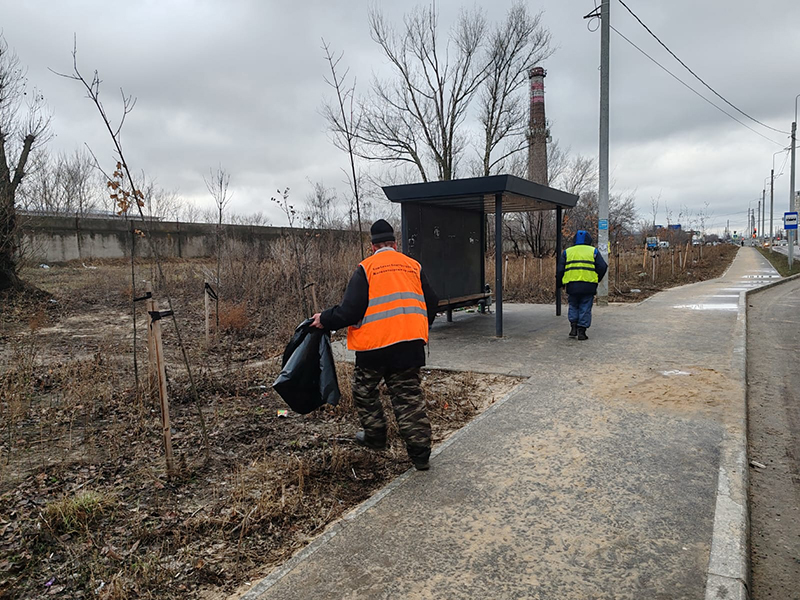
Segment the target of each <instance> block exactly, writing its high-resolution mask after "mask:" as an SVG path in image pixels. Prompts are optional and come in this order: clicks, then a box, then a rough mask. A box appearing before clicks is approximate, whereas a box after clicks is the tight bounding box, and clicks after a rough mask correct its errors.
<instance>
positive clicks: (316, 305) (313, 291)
mask: <svg viewBox="0 0 800 600" xmlns="http://www.w3.org/2000/svg"><path fill="white" fill-rule="evenodd" d="M308 288H311V304H312V306H313V307H314V313H315V314H316V313H318V312H320V310H319V303H318V302H317V284H316V282H314V281H312V282H311V283H307V284H305V285H304V286H303V290H307V289H308Z"/></svg>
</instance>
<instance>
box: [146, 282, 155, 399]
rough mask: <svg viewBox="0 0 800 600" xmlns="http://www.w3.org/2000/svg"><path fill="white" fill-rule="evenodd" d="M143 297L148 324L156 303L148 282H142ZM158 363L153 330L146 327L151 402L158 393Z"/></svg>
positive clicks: (148, 393) (150, 284) (148, 382)
mask: <svg viewBox="0 0 800 600" xmlns="http://www.w3.org/2000/svg"><path fill="white" fill-rule="evenodd" d="M144 292H145V296H147V295H149V296H150V298H148V299H147V300H145V303H144V311H145V313H147V314H146V317H147V322H148V323H149V322H150V311H154V310H156V301H155V300H153V284H152V283H150V282H149V281H145V282H144ZM157 390H158V363H157V362H156V348H155V339H154V338H153V328H152V327H150V326H149V325H148V327H147V395H148V397H149V398H150V400H151V401H153V400H154V399H155V397H156V394H157V393H158V391H157Z"/></svg>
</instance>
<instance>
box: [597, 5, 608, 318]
mask: <svg viewBox="0 0 800 600" xmlns="http://www.w3.org/2000/svg"><path fill="white" fill-rule="evenodd" d="M610 34H611V6H610V0H602V4H601V5H600V165H599V166H600V173H599V184H600V189H599V190H598V194H597V198H598V207H597V208H598V210H597V212H598V215H597V218H598V230H597V249H598V250H599V251H600V254H602V256H603V258H604V259H605V261H606V264H608V117H609V102H608V88H609V66H610V58H611V53H610V44H609V41H610ZM597 303H598V304H600V305H603V306H605V305H607V304H608V278H607V277H606V278H604V279H603V281H601V282H600V284H599V285H598V286H597Z"/></svg>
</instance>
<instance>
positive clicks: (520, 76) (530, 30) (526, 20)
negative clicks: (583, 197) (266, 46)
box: [479, 2, 553, 175]
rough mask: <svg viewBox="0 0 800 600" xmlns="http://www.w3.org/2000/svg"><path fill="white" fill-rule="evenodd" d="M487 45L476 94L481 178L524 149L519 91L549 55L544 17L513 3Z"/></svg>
mask: <svg viewBox="0 0 800 600" xmlns="http://www.w3.org/2000/svg"><path fill="white" fill-rule="evenodd" d="M488 46H489V47H488V57H487V62H488V66H487V69H486V79H485V80H484V82H483V84H482V86H481V92H480V95H479V110H480V121H481V125H482V127H483V134H484V136H483V144H482V149H481V160H482V167H483V168H482V175H491V174H492V173H493V172H496V170H497V169H498V168H499V169H502V168H503V166H504V165H505V161H506V159H507V158H509V157H510V156H512V155H514V154H516V153H518V152H519V151H520V150H523V149H525V148H527V141H526V139H525V135H524V133H525V126H526V118H525V117H526V115H527V112H528V103H527V102H525V95H524V94H520V93H519V92H520V91H521V89H522V88H523V87H524V85H525V81H526V77H527V74H528V70H529V69H530V68H531V67H533V66H534V65H537V64H539V63H540V62H541V61H543V60H544V59H545V58H547V57H548V56H550V55H552V53H553V50H552V49H551V48H550V32H549V31H548V30H547V28H546V27H544V25H543V24H542V13H541V12H539V13H537V14H535V15H532V14H530V13H529V12H528V8H527V6H526V5H525V4H524V3H523V2H515V3H514V5H513V6H512V7H511V9H510V10H509V11H508V14H507V15H506V20H505V21H504V22H503V23H501V24H499V25H498V26H497V27H495V29H494V31H492V33H491V36H490V38H489V44H488ZM504 141H506V142H507V144H506V145H505V147H502V145H503V142H504ZM501 148H502V149H501ZM548 162H549V161H548Z"/></svg>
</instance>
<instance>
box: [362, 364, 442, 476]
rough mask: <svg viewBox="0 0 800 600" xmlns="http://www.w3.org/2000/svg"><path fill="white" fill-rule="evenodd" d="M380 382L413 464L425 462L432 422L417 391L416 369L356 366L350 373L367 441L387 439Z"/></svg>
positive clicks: (418, 375) (417, 369)
mask: <svg viewBox="0 0 800 600" xmlns="http://www.w3.org/2000/svg"><path fill="white" fill-rule="evenodd" d="M381 379H383V380H384V381H385V382H386V387H387V389H388V391H389V398H390V399H391V401H392V409H393V410H394V416H395V419H397V426H398V429H399V430H400V436H401V437H402V438H403V441H404V442H405V444H406V449H407V450H408V455H409V457H410V458H411V460H413V461H414V462H427V460H428V458H429V457H430V454H431V422H430V420H429V419H428V414H427V413H426V412H425V401H424V399H423V398H422V388H421V387H420V372H419V367H414V368H411V369H401V370H395V369H392V368H390V367H382V368H379V369H366V368H364V367H359V366H356V368H355V371H354V373H353V402H354V403H355V405H356V408H357V409H358V418H359V420H360V421H361V426H362V427H363V428H364V433H365V435H366V437H367V439H370V440H374V441H376V442H380V441H382V440H385V439H386V416H385V415H384V414H383V406H382V405H381V399H380V394H379V392H378V384H379V383H380V382H381Z"/></svg>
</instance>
